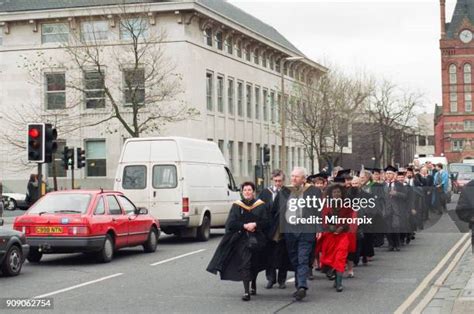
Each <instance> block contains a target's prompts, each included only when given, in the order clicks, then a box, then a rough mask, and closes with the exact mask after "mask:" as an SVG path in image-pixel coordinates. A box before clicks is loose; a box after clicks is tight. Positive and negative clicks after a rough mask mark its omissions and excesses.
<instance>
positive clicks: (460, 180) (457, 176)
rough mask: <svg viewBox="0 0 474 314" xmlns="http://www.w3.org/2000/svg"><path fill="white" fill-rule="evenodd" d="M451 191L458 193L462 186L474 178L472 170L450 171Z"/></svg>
mask: <svg viewBox="0 0 474 314" xmlns="http://www.w3.org/2000/svg"><path fill="white" fill-rule="evenodd" d="M451 179H452V184H453V193H460V192H461V190H462V188H463V187H464V186H465V185H466V184H468V183H469V182H470V181H471V180H474V172H461V173H457V172H453V173H451Z"/></svg>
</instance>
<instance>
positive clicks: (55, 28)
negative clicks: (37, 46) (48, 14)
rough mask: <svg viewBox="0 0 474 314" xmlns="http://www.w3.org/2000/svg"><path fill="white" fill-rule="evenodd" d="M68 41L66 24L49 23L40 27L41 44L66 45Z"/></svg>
mask: <svg viewBox="0 0 474 314" xmlns="http://www.w3.org/2000/svg"><path fill="white" fill-rule="evenodd" d="M68 41H69V27H68V25H67V24H66V23H51V24H42V25H41V42H42V43H43V44H45V43H67V42H68Z"/></svg>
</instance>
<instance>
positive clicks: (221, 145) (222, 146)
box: [217, 140, 225, 154]
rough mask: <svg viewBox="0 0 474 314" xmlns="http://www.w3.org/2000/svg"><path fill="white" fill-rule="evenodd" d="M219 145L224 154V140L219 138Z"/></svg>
mask: <svg viewBox="0 0 474 314" xmlns="http://www.w3.org/2000/svg"><path fill="white" fill-rule="evenodd" d="M217 146H219V149H220V151H221V153H222V154H224V153H225V152H224V140H218V141H217Z"/></svg>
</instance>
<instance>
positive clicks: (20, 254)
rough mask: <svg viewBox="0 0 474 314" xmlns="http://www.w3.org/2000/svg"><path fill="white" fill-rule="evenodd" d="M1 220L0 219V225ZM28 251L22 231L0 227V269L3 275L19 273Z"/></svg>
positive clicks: (1, 223) (0, 224)
mask: <svg viewBox="0 0 474 314" xmlns="http://www.w3.org/2000/svg"><path fill="white" fill-rule="evenodd" d="M3 222H4V221H3V219H0V227H1V226H3ZM28 252H29V245H28V244H26V238H25V235H24V234H23V233H21V232H18V231H15V230H7V229H4V228H0V271H1V273H2V274H3V275H4V276H17V275H18V274H20V272H21V268H22V266H23V263H24V262H25V256H27V255H28Z"/></svg>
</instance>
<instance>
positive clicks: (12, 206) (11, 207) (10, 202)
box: [5, 198, 17, 210]
mask: <svg viewBox="0 0 474 314" xmlns="http://www.w3.org/2000/svg"><path fill="white" fill-rule="evenodd" d="M16 206H17V204H16V201H15V200H14V199H13V198H10V199H8V201H7V203H6V207H5V209H6V210H15V209H16Z"/></svg>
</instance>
